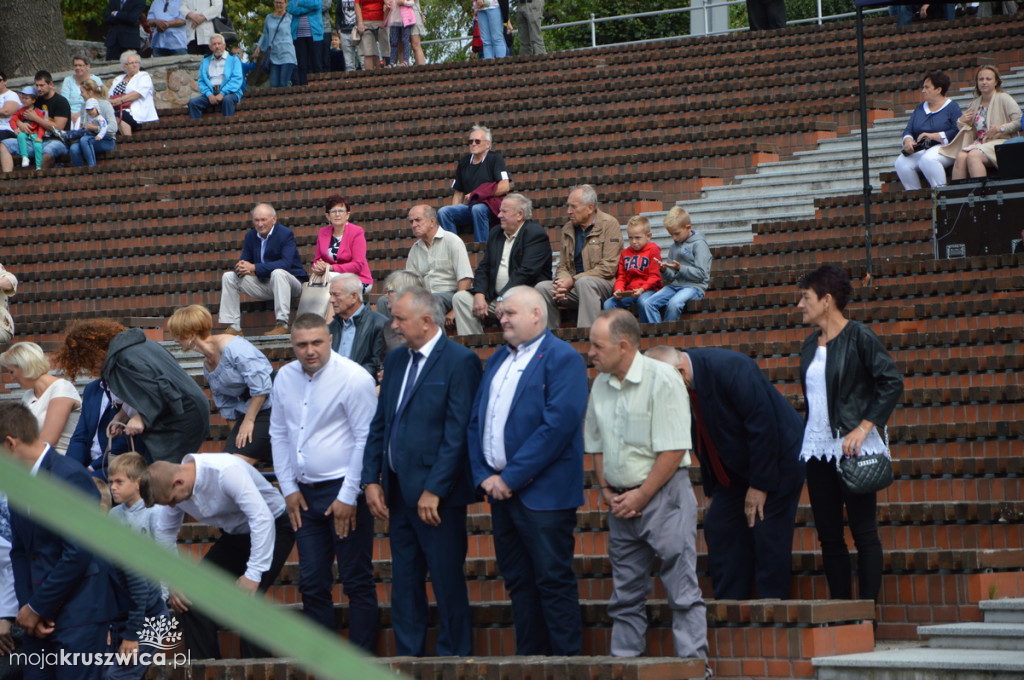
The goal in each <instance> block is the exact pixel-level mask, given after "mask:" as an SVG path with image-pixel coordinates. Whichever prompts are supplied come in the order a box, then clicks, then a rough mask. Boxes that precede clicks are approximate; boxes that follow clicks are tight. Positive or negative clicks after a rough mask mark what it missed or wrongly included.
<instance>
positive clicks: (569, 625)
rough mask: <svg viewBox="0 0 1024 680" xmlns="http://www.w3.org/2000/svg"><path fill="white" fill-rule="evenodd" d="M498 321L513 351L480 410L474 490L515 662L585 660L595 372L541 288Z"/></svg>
mask: <svg viewBox="0 0 1024 680" xmlns="http://www.w3.org/2000/svg"><path fill="white" fill-rule="evenodd" d="M498 316H499V318H500V319H501V327H502V330H503V331H504V334H505V340H506V341H507V342H508V344H507V345H506V346H504V347H502V348H501V349H499V350H498V351H496V352H495V353H494V354H493V355H492V356H491V358H490V359H488V360H487V367H486V368H485V369H484V377H483V381H482V382H481V383H480V389H478V390H477V393H476V400H475V401H474V402H473V410H472V414H471V416H470V420H469V462H470V466H471V467H472V471H473V482H474V483H475V484H476V485H477V486H478V487H479V488H480V489H482V490H483V491H484V492H485V493H486V494H487V496H488V497H489V498H490V501H491V519H492V522H493V530H494V551H495V554H496V556H497V560H498V569H499V570H500V571H501V575H502V577H503V578H504V579H505V586H506V588H507V589H508V591H509V596H510V598H511V600H512V616H513V620H514V625H515V632H516V653H517V654H554V655H557V656H571V655H577V654H579V653H580V651H581V648H582V644H583V640H582V638H583V632H582V621H581V617H580V604H579V589H578V586H577V584H576V575H575V573H574V572H573V568H572V564H573V548H574V543H575V542H574V538H573V531H574V530H575V528H576V508H578V507H579V506H580V505H582V504H583V432H582V425H583V415H584V412H585V410H586V407H587V369H586V366H585V365H584V363H583V358H582V357H581V356H580V354H579V352H577V351H576V350H575V349H574V348H573V347H572V345H569V344H568V343H566V342H564V341H562V340H559V339H558V338H556V337H555V336H553V335H552V334H551V333H550V331H548V330H547V325H548V320H547V307H546V305H545V303H544V299H543V298H542V297H541V295H540V293H538V292H537V291H536V290H534V289H533V288H532V287H529V286H517V287H515V288H511V289H509V290H508V291H506V292H505V294H504V295H503V296H502V300H501V304H500V306H499V308H498Z"/></svg>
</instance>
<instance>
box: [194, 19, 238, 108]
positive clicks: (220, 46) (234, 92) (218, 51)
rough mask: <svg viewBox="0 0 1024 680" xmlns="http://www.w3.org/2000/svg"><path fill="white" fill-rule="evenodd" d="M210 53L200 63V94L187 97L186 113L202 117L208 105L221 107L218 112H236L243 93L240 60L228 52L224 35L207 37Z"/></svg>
mask: <svg viewBox="0 0 1024 680" xmlns="http://www.w3.org/2000/svg"><path fill="white" fill-rule="evenodd" d="M210 52H211V53H210V54H208V55H206V57H204V58H203V61H202V63H201V64H199V83H198V84H199V96H198V97H193V98H192V99H190V100H188V116H189V118H192V119H196V118H202V117H203V112H204V111H206V110H207V109H209V108H210V107H211V106H220V112H221V114H223V115H225V116H233V115H235V106H237V105H238V102H240V101H242V94H243V93H244V92H245V75H244V74H243V73H242V60H241V59H239V58H238V57H236V56H235V55H233V54H229V53H228V52H227V44H226V43H225V42H224V36H222V35H221V34H219V33H214V34H213V36H212V37H211V38H210Z"/></svg>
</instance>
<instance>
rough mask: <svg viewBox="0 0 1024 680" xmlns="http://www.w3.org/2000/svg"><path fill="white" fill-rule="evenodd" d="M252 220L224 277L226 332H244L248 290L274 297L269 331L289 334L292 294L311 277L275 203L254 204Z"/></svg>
mask: <svg viewBox="0 0 1024 680" xmlns="http://www.w3.org/2000/svg"><path fill="white" fill-rule="evenodd" d="M252 224H253V228H252V229H251V230H250V231H249V232H248V233H247V234H246V235H245V243H244V245H243V246H242V257H241V259H240V260H239V261H238V262H237V263H236V264H235V266H234V269H233V270H232V271H229V272H225V273H224V276H223V277H221V289H220V322H221V323H222V324H226V325H227V326H228V328H227V329H225V331H224V332H225V333H229V334H231V335H241V334H242V326H241V323H242V314H241V300H240V298H239V295H240V294H241V293H245V294H246V295H248V296H249V297H253V298H256V299H257V300H273V301H274V318H275V319H277V325H276V326H274V328H273V329H272V330H270V331H268V332H267V333H266V334H265V335H288V319H289V318H290V316H291V308H292V298H293V297H298V296H299V295H300V294H301V293H302V282H303V281H306V280H308V279H309V277H308V276H306V270H305V269H304V268H303V267H302V258H300V257H299V249H298V247H297V246H296V245H295V235H294V234H293V233H292V230H291V229H289V228H288V227H286V226H284V225H283V224H280V223H278V221H277V211H276V210H274V206H272V205H270V204H269V203H260V204H259V205H257V206H256V207H255V208H253V209H252ZM314 264H315V263H314ZM197 448H198V447H197Z"/></svg>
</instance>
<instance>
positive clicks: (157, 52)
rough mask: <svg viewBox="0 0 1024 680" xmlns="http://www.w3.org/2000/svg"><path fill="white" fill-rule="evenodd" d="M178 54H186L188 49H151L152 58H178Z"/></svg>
mask: <svg viewBox="0 0 1024 680" xmlns="http://www.w3.org/2000/svg"><path fill="white" fill-rule="evenodd" d="M180 54H188V48H185V47H182V48H181V49H178V50H169V49H167V48H165V47H154V48H153V56H154V57H176V56H178V55H180Z"/></svg>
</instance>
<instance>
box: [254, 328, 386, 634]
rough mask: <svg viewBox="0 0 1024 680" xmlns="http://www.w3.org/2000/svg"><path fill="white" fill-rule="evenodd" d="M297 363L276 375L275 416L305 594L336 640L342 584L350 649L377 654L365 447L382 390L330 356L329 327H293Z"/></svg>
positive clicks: (306, 604) (280, 476) (277, 453)
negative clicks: (334, 569)
mask: <svg viewBox="0 0 1024 680" xmlns="http://www.w3.org/2000/svg"><path fill="white" fill-rule="evenodd" d="M291 343H292V349H293V350H294V351H295V357H296V359H297V360H296V361H293V362H292V363H290V364H288V365H287V366H285V367H284V368H282V369H281V370H280V372H278V374H277V379H276V380H275V381H274V399H275V400H276V405H275V406H274V411H273V413H272V414H271V416H270V442H271V446H272V447H273V451H274V471H275V473H276V474H277V481H278V483H279V484H280V485H281V492H282V493H283V494H284V497H285V504H286V506H287V508H288V517H289V518H290V519H291V524H292V527H294V529H295V542H296V545H297V546H298V549H299V592H300V593H301V594H302V609H303V611H304V612H305V613H306V615H307V616H309V618H311V619H313V620H314V621H316V622H317V623H319V624H321V625H323V626H324V627H326V628H328V629H330V630H335V629H337V627H338V626H337V625H336V624H335V617H334V598H333V597H332V588H333V586H334V576H333V574H332V573H331V565H332V563H333V562H334V560H335V558H337V560H338V577H339V578H340V580H341V583H342V585H343V586H344V589H345V595H346V596H348V600H349V641H350V642H352V643H353V644H355V645H358V646H360V647H362V648H363V649H365V650H366V651H368V652H370V653H371V654H372V653H373V652H374V651H375V649H376V646H377V587H376V584H375V583H374V580H373V517H372V516H371V515H370V509H369V507H367V505H366V499H365V498H364V497H363V495H362V492H361V491H360V488H359V486H360V475H361V473H362V468H363V447H364V446H365V444H366V435H367V433H368V432H369V429H370V421H371V420H373V414H374V412H375V411H376V410H377V394H376V388H375V386H374V380H373V378H372V377H371V376H370V374H369V373H367V372H366V370H365V369H364V368H363V367H362V366H360V365H359V364H357V363H355V362H354V361H351V360H349V359H346V358H344V357H342V356H341V355H340V354H337V353H336V352H332V351H331V334H330V333H329V332H328V330H327V322H326V321H324V320H323V319H322V318H321V317H319V316H317V315H315V314H303V315H302V316H300V317H299V318H297V319H296V320H295V323H294V324H293V325H292V333H291Z"/></svg>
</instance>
